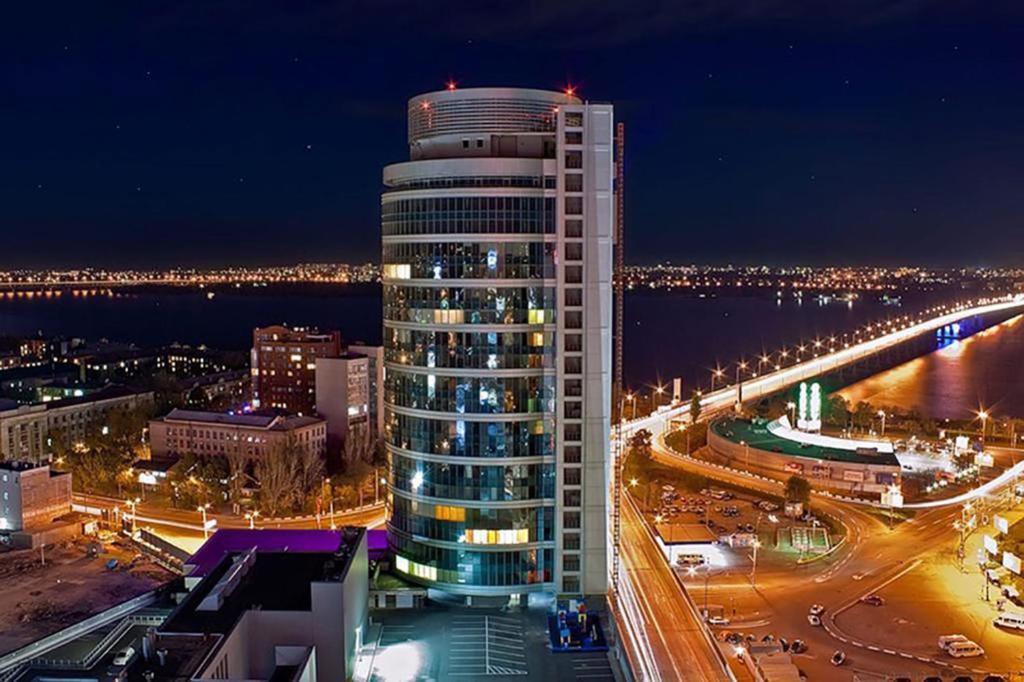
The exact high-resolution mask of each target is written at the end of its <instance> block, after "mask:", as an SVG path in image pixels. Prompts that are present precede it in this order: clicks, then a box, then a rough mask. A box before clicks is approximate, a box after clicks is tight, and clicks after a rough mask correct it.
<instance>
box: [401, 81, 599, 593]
mask: <svg viewBox="0 0 1024 682" xmlns="http://www.w3.org/2000/svg"><path fill="white" fill-rule="evenodd" d="M612 117H613V116H612V107H611V106H610V105H592V104H584V103H582V102H581V101H580V100H579V99H577V98H576V97H574V96H572V95H571V94H565V93H560V92H547V91H541V90H528V89H507V88H477V89H466V90H445V91H440V92H432V93H428V94H425V95H420V96H417V97H413V98H412V99H411V100H410V101H409V149H410V159H411V160H410V161H408V162H404V163H397V164H393V165H390V166H388V167H386V168H385V170H384V186H385V191H384V193H383V195H382V197H381V216H382V220H381V222H382V229H383V258H382V262H383V285H384V347H385V350H384V353H385V381H384V391H385V428H384V431H385V443H386V446H387V449H388V456H389V459H390V478H389V496H388V497H389V517H388V537H389V543H390V546H391V549H392V551H393V552H394V555H395V566H396V568H397V570H398V571H399V572H401V573H403V574H404V575H406V576H408V577H409V578H410V579H411V580H414V581H417V582H420V583H422V584H425V585H428V586H431V587H437V588H440V589H443V590H446V591H449V592H453V593H456V594H465V595H508V594H521V593H526V592H531V591H548V592H557V593H564V594H593V595H598V594H600V595H603V594H604V593H605V592H606V590H607V574H608V523H609V519H608V512H609V484H610V456H609V449H610V446H609V416H610V405H609V402H610V391H611V314H612V313H611V275H612V272H611V268H612V236H613V232H614V231H613V223H614V212H613V186H612V184H613V183H612V177H613V173H612V170H613V159H612V155H613V145H612V138H613V132H612V131H613V120H612Z"/></svg>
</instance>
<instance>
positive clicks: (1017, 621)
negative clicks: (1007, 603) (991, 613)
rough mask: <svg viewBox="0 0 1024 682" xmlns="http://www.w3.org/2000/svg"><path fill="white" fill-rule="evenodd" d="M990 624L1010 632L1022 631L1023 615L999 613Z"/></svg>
mask: <svg viewBox="0 0 1024 682" xmlns="http://www.w3.org/2000/svg"><path fill="white" fill-rule="evenodd" d="M992 623H993V624H995V625H998V626H999V627H1002V628H1009V629H1011V630H1024V613H1001V614H999V616H998V617H997V618H996V619H995V620H994V621H992Z"/></svg>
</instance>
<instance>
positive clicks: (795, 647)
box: [789, 639, 807, 654]
mask: <svg viewBox="0 0 1024 682" xmlns="http://www.w3.org/2000/svg"><path fill="white" fill-rule="evenodd" d="M805 651H807V644H806V643H805V642H804V640H802V639H794V640H793V643H792V644H790V645H789V652H790V653H792V654H802V653H804V652H805Z"/></svg>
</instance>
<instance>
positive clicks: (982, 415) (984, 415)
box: [978, 410, 988, 449]
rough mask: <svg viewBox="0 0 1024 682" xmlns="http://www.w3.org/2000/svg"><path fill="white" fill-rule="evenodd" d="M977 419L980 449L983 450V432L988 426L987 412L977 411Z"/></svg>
mask: <svg viewBox="0 0 1024 682" xmlns="http://www.w3.org/2000/svg"><path fill="white" fill-rule="evenodd" d="M978 419H980V420H981V447H982V449H984V447H985V431H987V428H986V427H987V426H988V412H987V411H986V410H979V411H978Z"/></svg>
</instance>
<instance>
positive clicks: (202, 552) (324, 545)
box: [186, 528, 386, 578]
mask: <svg viewBox="0 0 1024 682" xmlns="http://www.w3.org/2000/svg"><path fill="white" fill-rule="evenodd" d="M344 541H345V535H344V533H343V531H340V530H312V529H296V530H274V529H271V528H267V529H260V530H247V529H244V528H224V529H222V530H218V531H217V532H216V533H214V534H213V535H212V536H210V539H209V540H207V541H206V542H205V543H203V546H202V547H200V548H199V550H198V551H197V552H196V553H195V554H193V555H192V557H191V558H190V559H189V560H188V561H187V562H186V567H191V568H190V569H189V573H188V575H189V576H190V577H193V578H194V577H203V576H206V575H208V574H209V573H210V572H211V571H213V570H214V569H215V568H216V567H217V565H218V564H219V563H220V562H221V560H222V559H223V558H224V557H225V556H227V555H229V554H236V553H238V552H244V551H246V550H248V549H250V548H252V547H256V548H257V551H259V552H297V553H309V552H335V551H337V550H338V548H339V547H341V546H342V543H343V542H344ZM385 542H386V539H385Z"/></svg>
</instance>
